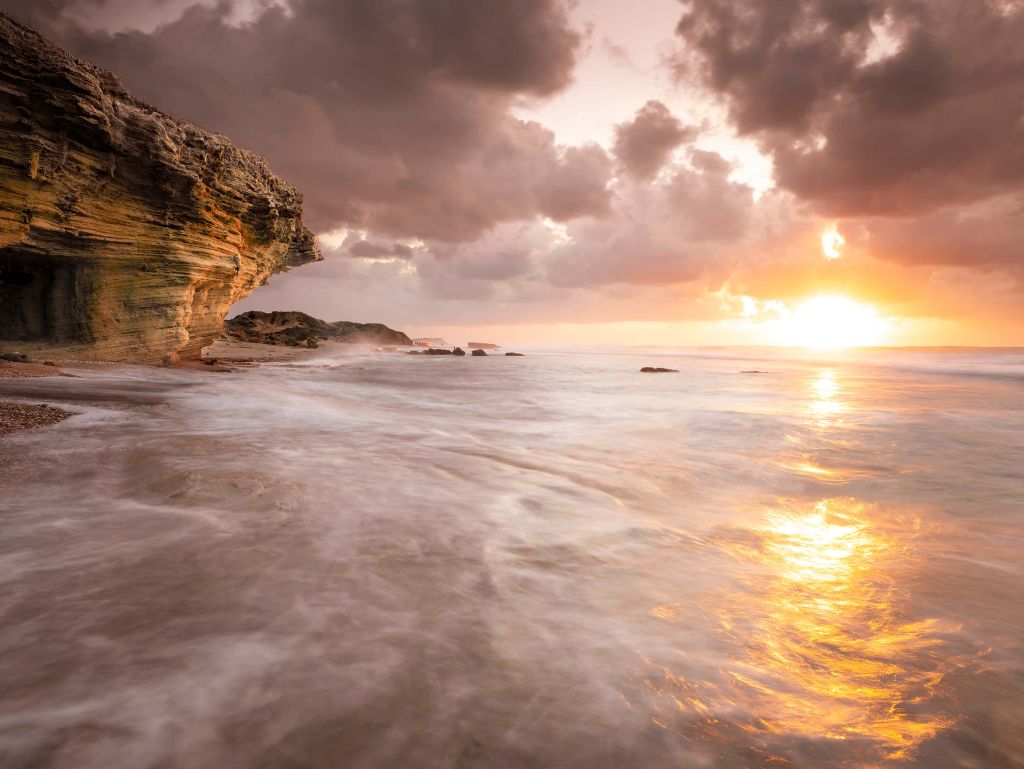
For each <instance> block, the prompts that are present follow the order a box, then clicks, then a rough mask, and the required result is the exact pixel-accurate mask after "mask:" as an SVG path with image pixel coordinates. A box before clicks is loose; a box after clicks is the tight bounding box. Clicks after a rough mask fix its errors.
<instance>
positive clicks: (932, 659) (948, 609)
mask: <svg viewBox="0 0 1024 769" xmlns="http://www.w3.org/2000/svg"><path fill="white" fill-rule="evenodd" d="M523 352H526V353H527V355H526V356H525V357H519V358H514V357H505V356H502V355H499V354H492V355H490V356H488V357H487V358H486V359H483V358H471V357H465V358H453V357H448V356H445V357H424V356H409V355H401V354H397V353H393V354H385V353H372V352H369V351H365V352H355V351H349V352H346V353H344V354H341V353H325V354H324V355H322V356H321V357H319V358H315V359H311V360H308V361H304V362H302V363H300V364H295V363H285V364H268V365H262V366H258V367H254V368H251V369H245V370H241V371H238V372H235V373H214V372H196V371H184V370H173V369H154V368H144V367H129V366H113V367H102V368H96V369H92V370H80V371H77V372H75V373H76V374H77V378H66V377H51V378H40V379H8V380H0V398H2V399H4V400H19V399H25V400H26V401H27V402H33V403H36V402H46V403H51V404H53V405H57V406H61V407H63V408H65V409H68V410H70V411H73V412H75V416H73V417H72V418H70V419H68V420H65V421H64V422H62V423H60V424H58V425H56V426H53V427H49V428H45V429H42V430H34V431H29V432H23V433H19V434H16V435H12V436H9V437H7V438H4V439H2V440H0V682H2V685H0V767H3V768H4V769H15V768H17V769H23V768H24V769H28V767H55V768H59V769H65V768H67V769H89V768H92V767H96V768H102V769H115V768H118V767H126V768H127V767H130V768H131V769H143V768H146V767H152V768H153V769H157V768H158V767H160V768H163V767H189V769H206V768H207V767H209V768H210V769H214V768H216V769H232V768H235V767H238V768H239V769H241V768H243V767H244V768H249V767H252V768H254V769H256V768H258V769H284V768H295V769H298V768H299V767H303V768H305V767H317V768H320V767H323V768H324V769H328V768H330V769H338V768H348V767H352V768H354V769H355V768H358V769H377V768H380V767H388V768H390V767H395V768H396V769H397V768H398V767H401V768H403V769H433V768H434V767H438V768H440V767H452V768H456V769H471V768H473V767H487V768H505V767H508V768H509V769H519V768H520V767H523V768H526V767H530V768H533V767H537V768H540V767H545V768H546V767H551V768H552V769H568V768H571V767H580V768H581V769H582V768H584V767H585V768H586V769H601V768H604V767H608V768H609V769H611V768H612V767H615V768H616V769H621V768H634V767H650V768H651V769H667V768H668V767H673V768H674V767H685V768H691V767H692V768H696V769H699V768H703V767H708V768H709V769H761V768H764V769H769V768H770V769H785V768H788V767H800V768H806V769H830V768H831V767H853V768H859V767H864V768H866V767H922V768H923V769H946V768H947V767H963V768H965V769H966V768H976V769H1001V768H1003V767H1022V766H1024V527H1022V518H1024V351H1021V350H976V349H975V350H963V349H961V350H878V351H864V352H857V353H846V354H834V355H828V354H824V353H817V354H815V353H801V354H799V355H796V354H794V353H793V352H792V351H788V352H787V351H782V350H756V349H743V350H740V349H701V350H665V349H653V348H652V349H639V348H636V349H617V350H613V349H608V350H568V349H566V350H523ZM642 366H663V367H669V368H674V369H678V373H665V374H643V373H640V372H639V369H640V368H641V367H642ZM754 371H756V372H761V373H750V372H754ZM743 372H747V373H743Z"/></svg>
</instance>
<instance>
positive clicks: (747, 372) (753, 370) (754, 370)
mask: <svg viewBox="0 0 1024 769" xmlns="http://www.w3.org/2000/svg"><path fill="white" fill-rule="evenodd" d="M740 373H741V374H767V373H768V372H767V371H760V370H758V369H756V368H752V369H748V370H747V371H741V372H740Z"/></svg>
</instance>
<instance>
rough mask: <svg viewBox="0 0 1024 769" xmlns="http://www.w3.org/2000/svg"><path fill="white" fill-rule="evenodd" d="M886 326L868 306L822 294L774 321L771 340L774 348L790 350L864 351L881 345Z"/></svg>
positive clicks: (840, 297)
mask: <svg viewBox="0 0 1024 769" xmlns="http://www.w3.org/2000/svg"><path fill="white" fill-rule="evenodd" d="M889 325H890V324H889V322H888V321H887V320H885V319H884V318H882V317H880V316H879V315H878V311H877V310H876V309H875V308H874V307H872V306H871V305H869V304H864V303H861V302H857V301H854V300H852V299H848V298H847V297H845V296H841V295H836V294H822V295H819V296H815V297H812V298H810V299H807V300H805V301H803V302H801V303H800V304H798V305H797V306H796V308H795V309H794V310H793V311H792V312H791V313H790V314H789V315H788V316H786V317H784V318H781V319H779V320H778V321H776V325H775V328H774V336H775V341H776V343H777V344H782V345H786V346H792V347H811V348H818V349H836V348H843V347H867V346H871V345H876V344H880V343H882V342H884V341H885V338H886V336H887V334H888V332H889Z"/></svg>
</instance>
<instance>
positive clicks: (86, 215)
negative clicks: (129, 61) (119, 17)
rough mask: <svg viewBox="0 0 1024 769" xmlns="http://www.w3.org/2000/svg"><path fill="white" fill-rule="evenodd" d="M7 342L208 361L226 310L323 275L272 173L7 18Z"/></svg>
mask: <svg viewBox="0 0 1024 769" xmlns="http://www.w3.org/2000/svg"><path fill="white" fill-rule="evenodd" d="M0 244H2V246H0V253H2V256H0V339H7V340H11V341H30V342H33V343H34V344H35V345H36V346H39V345H44V346H47V347H48V348H50V350H52V351H60V352H61V353H64V354H71V355H73V356H74V357H78V358H87V359H89V358H91V359H100V360H119V361H133V362H138V363H159V362H162V361H166V362H174V361H176V360H180V359H181V358H199V354H200V350H201V349H202V348H203V347H206V346H207V345H209V344H210V343H211V342H213V340H214V339H216V337H217V335H218V334H219V333H220V330H221V324H222V322H223V320H224V316H225V314H226V313H227V311H228V308H229V307H231V305H232V304H234V303H235V302H237V301H239V300H240V299H242V298H243V297H245V296H248V294H249V293H251V292H252V290H253V289H255V288H256V287H257V286H259V285H261V284H262V283H265V282H266V280H267V278H269V277H270V276H271V275H274V274H276V273H279V272H283V271H285V270H287V269H289V268H290V267H295V266H298V265H301V264H306V263H307V262H313V261H317V260H319V259H320V254H319V252H318V250H317V247H316V241H315V240H314V238H313V234H312V233H311V232H310V231H309V230H308V229H306V227H304V226H303V224H302V198H301V196H300V195H299V193H298V192H296V190H295V189H294V188H293V187H291V186H290V185H288V184H287V183H285V182H283V181H281V179H279V178H277V177H276V176H274V174H273V173H272V172H271V170H270V168H269V167H268V166H267V163H266V161H264V160H263V158H261V157H259V156H258V155H255V154H253V153H252V152H248V151H246V150H241V149H238V148H237V147H235V146H234V145H232V144H231V142H229V141H228V140H227V139H226V138H225V137H223V136H220V135H218V134H214V133H211V132H208V131H204V130H203V129H201V128H198V127H197V126H195V125H192V124H191V123H188V122H186V121H184V120H180V119H178V118H176V117H172V116H171V115H168V114H165V113H163V112H160V110H158V109H155V108H153V107H151V106H149V105H148V104H144V103H143V102H141V101H139V100H138V99H137V98H135V97H134V96H133V95H132V94H131V93H129V92H128V90H127V89H126V88H125V87H124V85H123V84H122V83H121V81H120V80H119V79H118V78H117V77H116V76H115V75H113V74H111V73H110V72H107V71H105V70H102V69H100V68H99V67H97V66H95V65H93V64H90V63H89V62H87V61H83V60H82V59H76V58H74V57H72V56H70V55H68V54H67V53H65V52H64V51H62V50H61V49H60V48H58V47H57V46H56V45H54V44H53V43H51V42H50V41H48V40H47V39H46V38H44V37H42V36H41V35H39V34H38V33H36V32H34V31H33V30H31V29H29V28H27V27H24V26H22V25H21V24H18V23H17V22H16V21H13V20H12V19H10V18H9V17H7V16H5V15H3V14H2V13H0Z"/></svg>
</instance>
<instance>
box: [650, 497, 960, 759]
mask: <svg viewBox="0 0 1024 769" xmlns="http://www.w3.org/2000/svg"><path fill="white" fill-rule="evenodd" d="M869 513H870V511H869V510H868V508H866V506H864V505H863V504H861V503H859V502H857V501H856V500H852V499H826V500H821V501H819V502H817V503H815V504H813V505H811V506H810V507H809V508H808V507H802V508H801V507H799V506H798V507H785V506H780V507H779V508H778V509H775V510H772V511H771V512H769V513H767V514H766V515H765V517H764V519H763V522H762V523H761V524H760V525H758V526H756V527H754V528H753V530H747V532H746V534H743V535H739V534H737V535H736V536H735V537H726V538H724V539H723V541H720V542H717V543H716V545H717V546H719V547H722V548H723V549H724V550H726V551H727V552H729V553H730V555H732V556H734V557H736V558H738V559H740V563H742V564H746V566H745V567H744V571H743V573H744V574H746V576H745V578H744V579H743V583H742V586H741V589H740V590H738V591H735V592H734V593H733V594H732V595H730V596H728V597H726V598H725V599H724V600H722V601H721V603H720V605H719V607H718V609H717V610H716V613H717V615H718V616H717V619H718V624H719V633H720V637H721V638H723V639H724V640H725V642H726V646H727V648H728V649H730V650H731V651H729V652H727V654H726V661H725V662H724V663H723V664H722V665H721V667H720V669H719V670H718V671H716V673H715V674H714V675H706V674H705V675H700V676H696V675H691V677H690V679H689V680H687V677H686V676H685V674H684V673H682V672H681V671H680V670H677V669H670V668H667V667H662V668H661V671H660V673H659V674H658V678H660V680H656V681H655V682H654V683H653V684H652V683H650V682H649V683H648V689H650V690H653V691H654V692H655V693H657V694H658V695H659V698H658V699H660V700H661V701H662V702H664V701H665V698H668V700H669V701H671V702H672V704H673V706H674V707H673V709H674V710H676V715H677V717H678V716H681V715H682V714H685V716H684V721H685V723H686V726H685V727H680V730H681V731H685V732H686V734H687V735H688V736H690V737H693V735H694V732H695V731H696V732H698V733H700V734H702V735H703V737H702V739H708V740H711V741H714V742H718V741H722V742H727V743H728V742H731V743H733V744H743V743H744V742H745V743H746V744H748V745H749V744H753V743H751V740H755V741H756V742H757V743H759V744H762V745H770V746H771V747H772V748H773V749H774V750H776V751H779V752H782V753H784V752H786V750H785V746H786V745H790V746H791V745H792V744H793V740H797V741H807V740H809V741H811V742H818V741H821V740H826V741H832V742H839V743H841V744H844V745H846V746H847V748H848V749H849V750H850V751H852V752H854V753H856V754H857V755H858V756H859V759H858V760H863V759H865V758H866V759H868V760H880V759H889V760H900V759H906V758H909V757H910V756H911V755H912V753H913V751H914V749H915V748H916V747H917V746H919V745H920V744H921V743H922V742H923V741H925V740H927V739H929V738H931V737H933V736H935V735H936V734H938V733H939V732H940V731H942V730H944V729H945V728H947V727H949V726H950V725H952V724H953V723H954V722H955V720H956V719H955V717H954V715H953V711H952V708H951V707H950V703H949V702H948V701H947V700H946V698H945V696H944V694H943V692H942V686H941V684H942V681H943V679H944V677H945V675H946V674H947V673H949V672H950V671H951V670H953V669H955V668H957V667H961V666H962V665H961V664H960V663H958V662H957V658H956V657H955V656H954V655H950V654H948V650H946V649H943V648H941V647H942V646H943V644H944V640H943V637H942V634H943V633H944V632H946V631H949V630H952V629H953V628H946V627H941V626H940V625H939V623H937V622H936V621H934V620H931V619H920V620H914V619H910V618H908V617H907V616H906V611H905V604H904V596H903V594H902V592H901V590H900V585H899V584H898V576H897V571H898V568H897V565H898V564H903V565H906V563H907V562H908V559H910V557H911V554H910V552H909V546H908V542H909V537H912V536H913V535H912V534H910V535H907V534H906V532H907V531H911V532H912V531H913V529H914V524H913V522H912V521H902V522H901V524H900V526H899V527H894V528H891V530H890V527H886V530H885V531H882V530H881V529H880V528H879V527H878V526H876V525H875V524H874V523H873V520H875V516H874V515H871V514H869ZM899 532H903V533H902V534H901V533H899ZM654 616H659V615H658V614H657V613H655V614H654ZM662 618H663V619H668V617H662ZM655 718H656V719H657V722H660V724H659V725H667V724H671V723H672V719H671V717H669V716H668V715H667V714H666V713H665V712H660V711H659V712H657V713H656V715H655ZM676 723H677V724H678V723H682V722H679V721H678V720H677V722H676ZM666 728H669V727H668V726H666ZM871 756H874V759H872V758H870V757H871ZM777 758H778V760H779V761H783V759H782V758H781V757H777ZM751 760H752V759H751ZM758 765H760V764H758ZM766 765H768V764H766ZM770 765H773V766H774V765H776V764H770ZM778 765H780V766H783V765H789V764H788V763H785V762H784V763H779V764H778Z"/></svg>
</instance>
